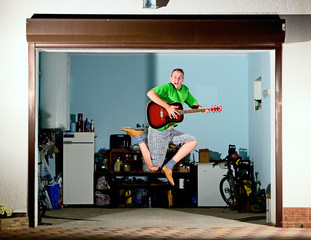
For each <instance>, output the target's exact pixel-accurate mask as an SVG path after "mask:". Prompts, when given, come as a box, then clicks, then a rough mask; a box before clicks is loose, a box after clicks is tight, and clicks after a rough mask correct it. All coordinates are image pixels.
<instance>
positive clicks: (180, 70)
mask: <svg viewBox="0 0 311 240" xmlns="http://www.w3.org/2000/svg"><path fill="white" fill-rule="evenodd" d="M175 71H179V72H182V74H183V75H185V74H184V70H182V69H181V68H175V69H174V70H173V71H172V73H171V75H173V72H175Z"/></svg>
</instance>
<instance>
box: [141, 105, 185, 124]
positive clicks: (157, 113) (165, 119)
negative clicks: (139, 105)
mask: <svg viewBox="0 0 311 240" xmlns="http://www.w3.org/2000/svg"><path fill="white" fill-rule="evenodd" d="M169 105H174V106H177V109H176V110H183V106H182V104H181V103H179V102H174V103H169ZM146 115H147V122H148V124H149V126H150V127H152V128H154V129H159V128H162V127H164V126H166V125H167V124H170V123H180V122H182V121H183V120H184V115H183V114H181V115H178V116H177V118H173V119H171V118H170V117H169V115H168V113H167V111H166V110H165V108H163V107H161V106H160V105H158V104H156V103H154V102H152V101H149V102H148V103H147V106H146Z"/></svg>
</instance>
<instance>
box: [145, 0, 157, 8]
mask: <svg viewBox="0 0 311 240" xmlns="http://www.w3.org/2000/svg"><path fill="white" fill-rule="evenodd" d="M143 6H144V8H156V7H157V4H156V0H143Z"/></svg>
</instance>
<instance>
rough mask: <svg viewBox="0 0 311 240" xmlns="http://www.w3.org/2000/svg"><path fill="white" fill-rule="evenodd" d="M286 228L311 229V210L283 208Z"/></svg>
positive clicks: (305, 208)
mask: <svg viewBox="0 0 311 240" xmlns="http://www.w3.org/2000/svg"><path fill="white" fill-rule="evenodd" d="M283 227H284V228H301V227H303V228H311V208H307V207H301V208H300V207H298V208H297V207H286V208H283Z"/></svg>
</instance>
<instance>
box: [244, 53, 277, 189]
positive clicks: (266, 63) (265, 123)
mask: <svg viewBox="0 0 311 240" xmlns="http://www.w3.org/2000/svg"><path fill="white" fill-rule="evenodd" d="M274 56H275V55H274V52H273V51H271V52H264V53H251V54H249V55H248V63H249V69H248V78H249V83H248V92H249V100H248V103H249V106H248V111H249V152H250V160H251V161H253V162H254V172H255V173H256V172H258V179H259V181H260V182H261V187H262V188H266V187H267V186H268V184H270V183H271V177H270V176H271V161H274V159H271V156H272V155H273V154H271V153H274V149H273V147H274V144H271V143H272V142H271V141H273V140H272V139H273V138H274V135H273V133H274V129H272V127H273V124H274V121H275V120H274V119H275V116H274V115H273V111H274V109H275V108H274V91H275V88H274V84H273V82H274V77H273V80H272V79H271V76H274V75H275V73H274V67H275V64H274V61H271V60H270V59H274ZM259 77H261V94H262V108H261V109H260V110H257V111H255V110H254V81H255V80H256V79H258V78H259ZM268 88H270V89H271V94H272V95H271V96H267V97H266V98H265V97H263V91H264V90H265V89H268ZM272 115H273V116H272ZM271 116H272V117H271ZM271 133H272V134H271ZM272 135H273V136H272ZM272 151H273V152H272Z"/></svg>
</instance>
